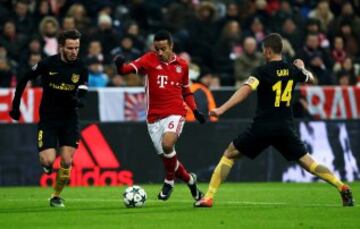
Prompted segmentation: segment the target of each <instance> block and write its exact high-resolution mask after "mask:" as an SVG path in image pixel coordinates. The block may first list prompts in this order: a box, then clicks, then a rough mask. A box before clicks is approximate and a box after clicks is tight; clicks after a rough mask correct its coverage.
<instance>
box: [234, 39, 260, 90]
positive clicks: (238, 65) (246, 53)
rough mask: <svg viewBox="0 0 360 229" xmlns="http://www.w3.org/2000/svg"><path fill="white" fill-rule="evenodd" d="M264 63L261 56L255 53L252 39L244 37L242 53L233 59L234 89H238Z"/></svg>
mask: <svg viewBox="0 0 360 229" xmlns="http://www.w3.org/2000/svg"><path fill="white" fill-rule="evenodd" d="M263 63H265V60H264V58H263V55H262V54H261V53H260V52H258V51H257V44H256V40H255V38H254V37H246V38H245V39H244V42H243V53H242V54H241V55H240V56H239V57H238V58H237V59H235V63H234V64H235V81H236V84H235V85H236V87H240V86H241V85H242V84H243V83H244V82H245V81H246V80H247V79H248V78H249V76H250V73H251V72H252V71H253V70H254V69H255V68H256V66H259V65H261V64H263Z"/></svg>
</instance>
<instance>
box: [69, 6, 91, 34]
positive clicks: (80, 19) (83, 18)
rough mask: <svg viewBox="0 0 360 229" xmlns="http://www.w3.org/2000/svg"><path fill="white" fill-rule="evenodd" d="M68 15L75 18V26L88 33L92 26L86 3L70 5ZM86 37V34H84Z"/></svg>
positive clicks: (83, 32) (81, 31)
mask: <svg viewBox="0 0 360 229" xmlns="http://www.w3.org/2000/svg"><path fill="white" fill-rule="evenodd" d="M66 16H68V17H73V18H74V19H75V27H76V29H77V30H79V31H80V33H82V34H84V35H85V34H88V29H89V28H90V19H89V18H88V17H87V12H86V9H85V7H84V5H82V4H80V3H75V4H73V5H71V6H70V8H69V10H68V12H67V14H66ZM84 37H85V36H84Z"/></svg>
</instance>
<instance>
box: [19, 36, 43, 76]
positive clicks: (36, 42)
mask: <svg viewBox="0 0 360 229" xmlns="http://www.w3.org/2000/svg"><path fill="white" fill-rule="evenodd" d="M42 48H43V47H42V44H41V41H40V39H39V38H38V37H33V38H32V39H30V41H29V42H28V45H27V47H25V48H24V49H22V51H21V53H20V62H19V65H20V68H22V67H23V66H26V65H27V62H28V59H29V56H30V55H31V54H32V53H38V54H40V55H41V56H45V54H44V53H43V51H42ZM20 70H21V69H20ZM18 79H19V78H18Z"/></svg>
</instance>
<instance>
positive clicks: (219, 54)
mask: <svg viewBox="0 0 360 229" xmlns="http://www.w3.org/2000/svg"><path fill="white" fill-rule="evenodd" d="M241 50H242V48H241V27H240V24H239V23H238V22H237V21H229V22H227V23H226V25H225V27H224V28H223V30H222V33H221V36H220V38H219V40H218V41H217V42H216V44H215V47H214V52H213V55H214V57H213V60H214V65H215V66H216V67H215V70H216V72H218V73H219V74H220V79H221V85H224V86H233V85H234V77H233V74H234V60H235V58H237V57H238V56H239V55H240V53H241Z"/></svg>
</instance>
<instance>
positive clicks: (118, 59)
mask: <svg viewBox="0 0 360 229" xmlns="http://www.w3.org/2000/svg"><path fill="white" fill-rule="evenodd" d="M114 63H115V65H116V68H117V69H119V68H120V67H121V66H122V65H123V64H124V63H125V57H124V56H123V55H117V56H115V57H114Z"/></svg>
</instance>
